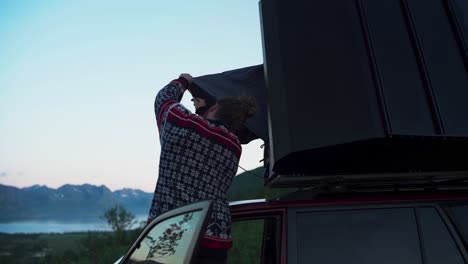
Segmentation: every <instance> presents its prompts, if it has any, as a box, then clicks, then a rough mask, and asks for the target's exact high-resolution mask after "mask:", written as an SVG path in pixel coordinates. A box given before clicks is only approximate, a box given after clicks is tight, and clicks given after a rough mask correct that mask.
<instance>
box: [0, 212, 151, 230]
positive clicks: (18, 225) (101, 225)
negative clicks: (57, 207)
mask: <svg viewBox="0 0 468 264" xmlns="http://www.w3.org/2000/svg"><path fill="white" fill-rule="evenodd" d="M135 219H136V220H137V224H135V225H134V226H133V227H132V228H136V227H138V226H139V223H140V222H141V221H146V219H147V216H146V215H137V216H136V217H135ZM111 230H112V229H111V228H110V226H109V225H107V223H106V222H105V221H96V222H76V223H74V222H60V221H22V222H11V223H0V233H8V234H15V233H25V234H30V233H69V232H87V231H111Z"/></svg>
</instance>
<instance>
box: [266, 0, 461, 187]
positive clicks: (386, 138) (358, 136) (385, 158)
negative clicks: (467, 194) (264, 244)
mask: <svg viewBox="0 0 468 264" xmlns="http://www.w3.org/2000/svg"><path fill="white" fill-rule="evenodd" d="M259 5H260V14H261V23H262V34H263V36H262V37H263V49H264V60H265V64H264V65H265V77H266V83H267V85H266V86H267V87H268V113H269V114H268V115H269V133H270V134H269V141H270V142H269V143H270V175H269V177H268V179H267V180H266V184H267V185H269V186H273V187H275V186H279V187H283V186H306V185H309V184H315V183H319V182H322V181H323V180H326V179H336V178H337V177H338V178H344V179H348V180H349V181H353V180H358V181H363V180H366V179H370V180H372V181H379V180H386V181H389V180H390V181H391V180H394V181H404V180H410V179H411V180H415V179H425V180H427V179H430V180H434V179H435V178H445V177H449V178H453V177H455V178H456V177H460V176H459V175H465V176H467V175H468V173H466V172H467V171H468V1H466V0H381V1H373V0H334V1H330V0H313V1H310V0H291V1H282V0H262V1H260V3H259Z"/></svg>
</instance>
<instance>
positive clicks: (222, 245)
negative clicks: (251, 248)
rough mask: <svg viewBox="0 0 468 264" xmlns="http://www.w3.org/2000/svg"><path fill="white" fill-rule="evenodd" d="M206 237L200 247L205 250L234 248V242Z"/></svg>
mask: <svg viewBox="0 0 468 264" xmlns="http://www.w3.org/2000/svg"><path fill="white" fill-rule="evenodd" d="M213 238H214V237H209V236H204V237H203V238H202V239H201V242H200V246H201V247H204V248H216V249H230V248H231V247H232V240H227V239H226V240H225V239H222V238H216V240H215V239H213Z"/></svg>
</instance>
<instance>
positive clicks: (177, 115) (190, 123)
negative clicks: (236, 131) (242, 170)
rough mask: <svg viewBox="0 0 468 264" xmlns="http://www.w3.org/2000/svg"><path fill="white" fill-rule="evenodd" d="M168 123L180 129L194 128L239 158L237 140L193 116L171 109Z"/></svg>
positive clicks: (239, 150)
mask: <svg viewBox="0 0 468 264" xmlns="http://www.w3.org/2000/svg"><path fill="white" fill-rule="evenodd" d="M167 119H168V121H170V122H171V123H174V124H176V125H178V126H181V127H191V128H195V129H196V131H197V132H198V133H200V134H202V135H204V136H205V137H207V138H211V139H215V140H216V142H218V143H219V144H221V145H224V146H226V147H228V148H230V149H232V150H233V151H234V153H235V154H236V156H237V157H240V155H241V152H242V149H241V147H240V144H239V143H238V139H237V138H236V137H233V136H232V135H231V134H230V133H228V132H226V131H225V130H223V129H221V128H217V127H212V126H210V125H209V124H208V122H207V121H205V120H203V119H201V118H199V117H198V116H195V115H187V114H186V113H184V112H183V111H182V110H180V109H177V108H176V107H174V108H172V109H171V110H170V112H169V115H168V117H167Z"/></svg>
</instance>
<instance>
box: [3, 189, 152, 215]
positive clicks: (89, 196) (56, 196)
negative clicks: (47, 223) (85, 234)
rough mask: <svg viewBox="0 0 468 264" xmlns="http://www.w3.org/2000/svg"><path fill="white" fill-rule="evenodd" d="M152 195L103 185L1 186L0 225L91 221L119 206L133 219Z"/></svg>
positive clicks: (142, 212) (139, 213) (145, 208)
mask: <svg viewBox="0 0 468 264" xmlns="http://www.w3.org/2000/svg"><path fill="white" fill-rule="evenodd" d="M152 197H153V194H152V193H147V192H143V191H141V190H135V189H122V190H118V191H114V192H112V191H111V190H110V189H109V188H107V187H106V186H104V185H101V186H95V185H90V184H83V185H71V184H66V185H63V186H62V187H60V188H58V189H52V188H49V187H47V186H40V185H34V186H31V187H27V188H17V187H13V186H6V185H1V184H0V222H10V221H21V220H60V221H87V220H89V221H94V220H96V219H99V217H100V216H102V215H103V214H104V212H105V211H106V210H107V209H109V208H111V207H113V206H115V205H117V204H120V205H122V206H123V207H125V209H127V210H128V211H129V212H131V213H133V214H134V215H141V214H147V213H148V209H149V207H150V204H151V199H152Z"/></svg>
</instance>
